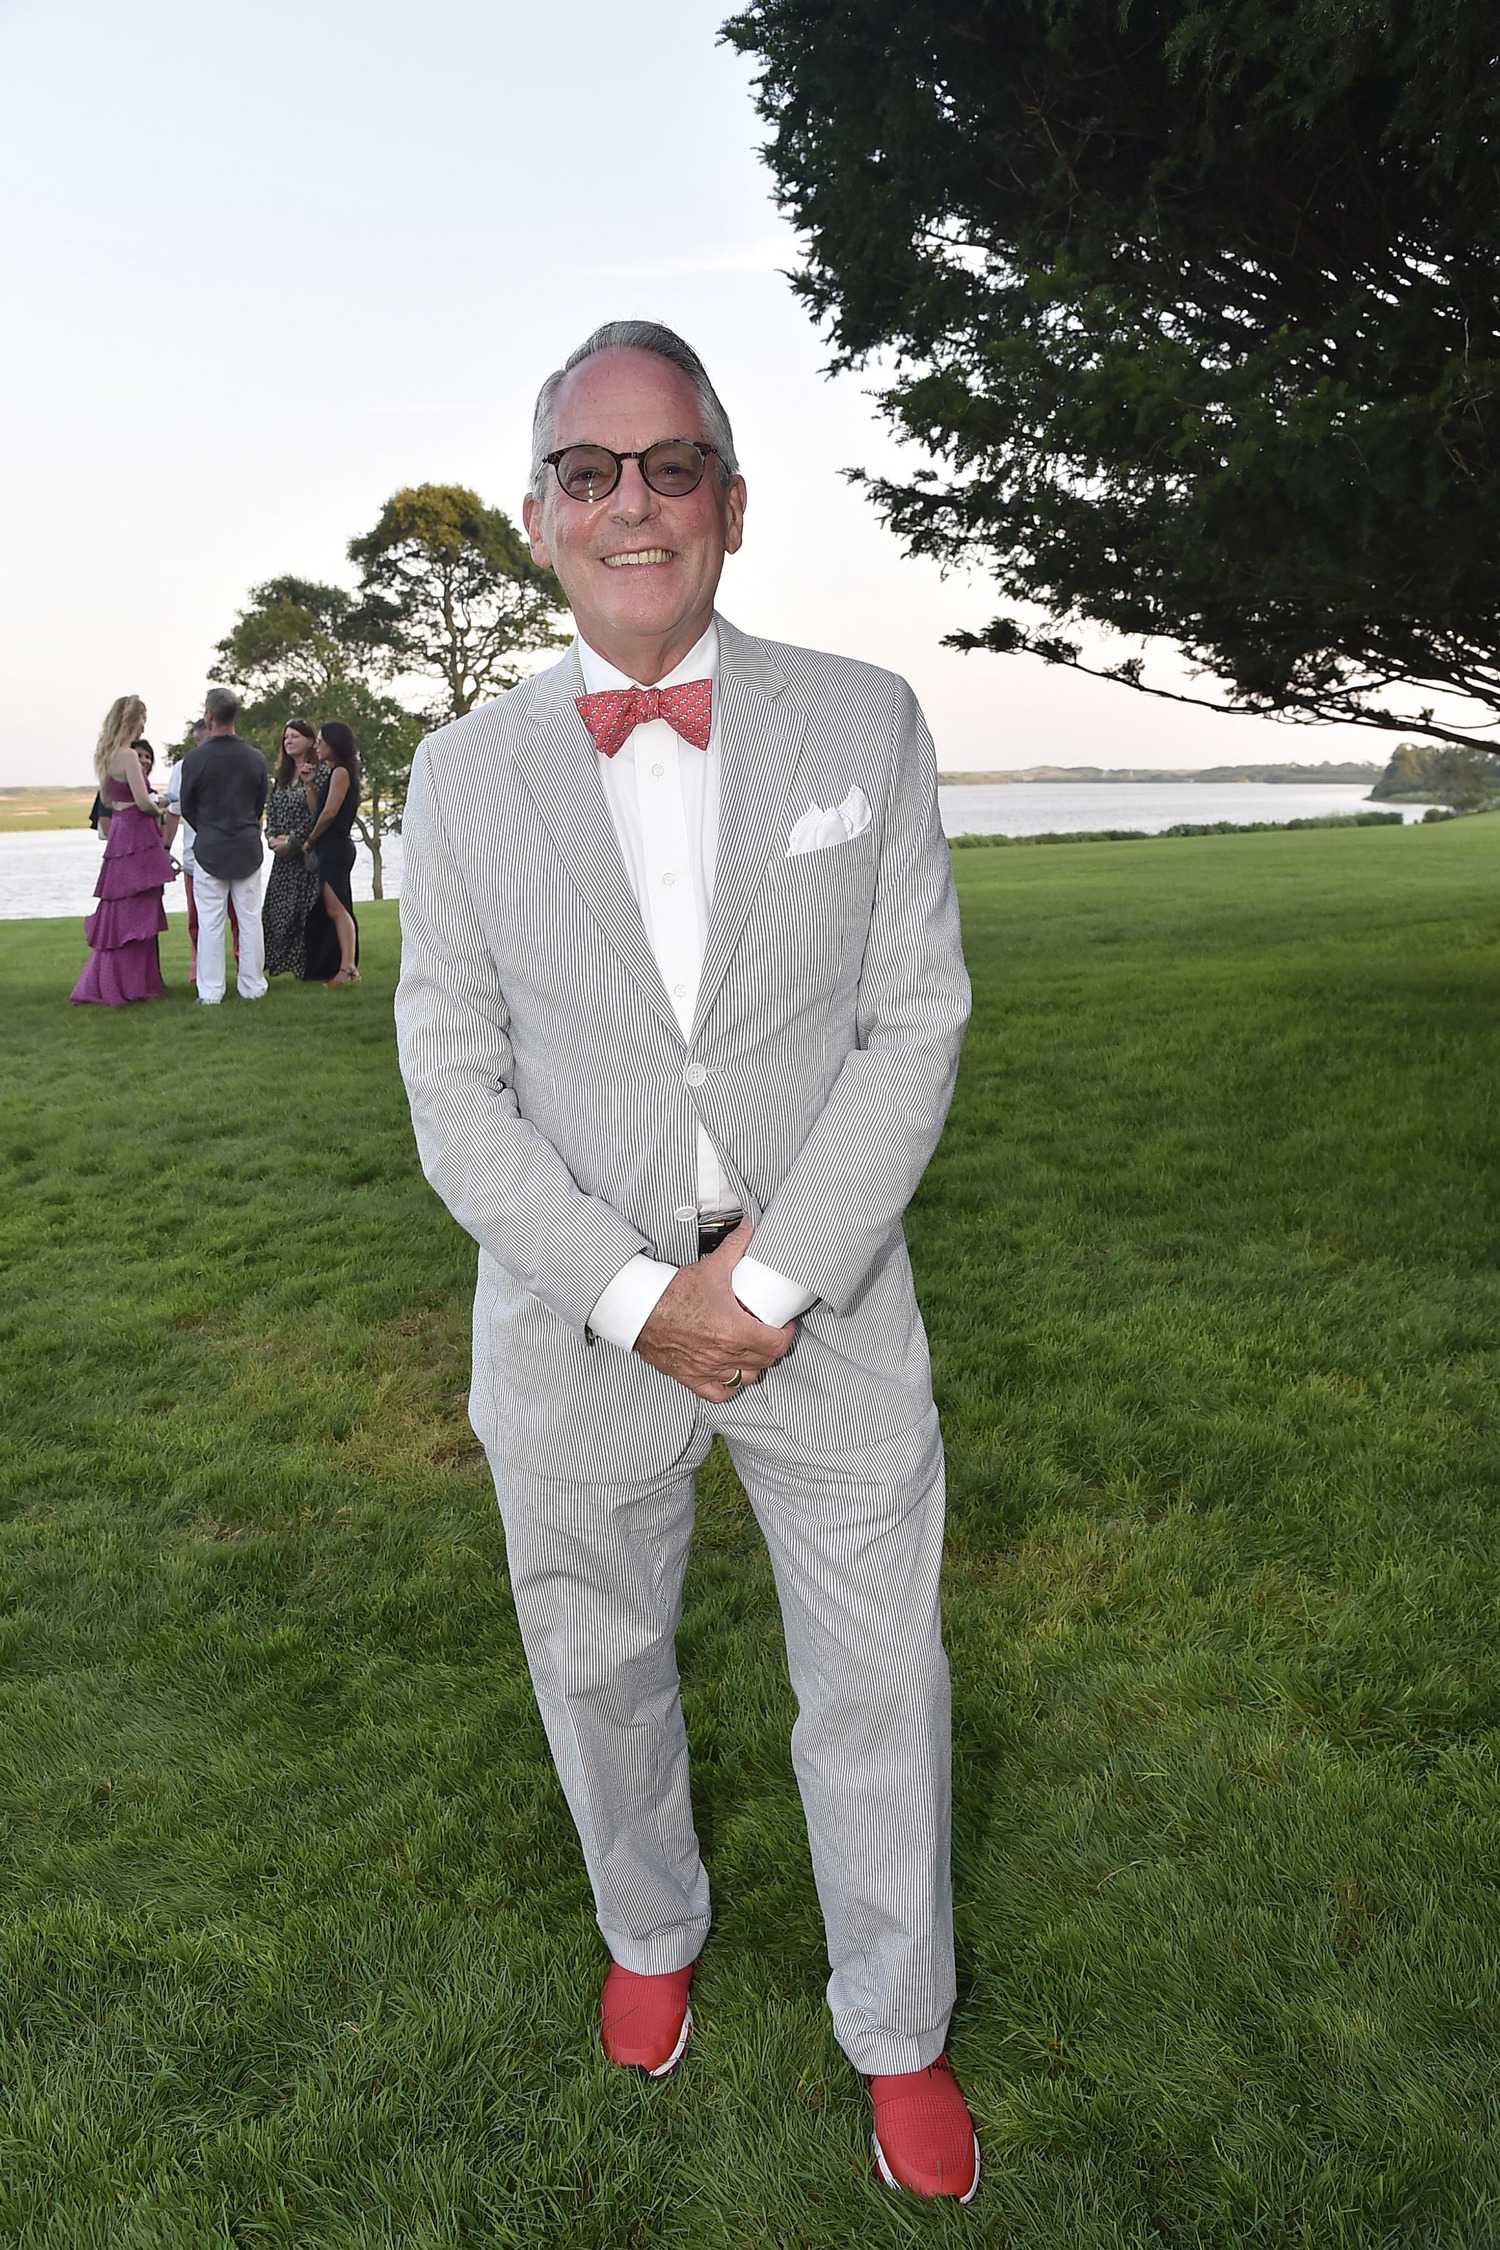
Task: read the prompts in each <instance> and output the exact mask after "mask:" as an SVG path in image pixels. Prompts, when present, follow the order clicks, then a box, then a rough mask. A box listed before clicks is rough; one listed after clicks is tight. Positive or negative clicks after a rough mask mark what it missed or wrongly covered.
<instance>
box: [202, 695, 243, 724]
mask: <svg viewBox="0 0 1500 2250" xmlns="http://www.w3.org/2000/svg"><path fill="white" fill-rule="evenodd" d="M239 710H240V699H239V697H238V696H237V695H236V694H235V692H234V689H233V688H229V687H211V688H210V689H209V691H208V693H207V695H205V697H204V698H203V716H204V717H205V719H207V720H208V722H209V724H210V725H211V726H216V727H225V726H233V724H234V722H235V720H236V719H237V718H238V717H239Z"/></svg>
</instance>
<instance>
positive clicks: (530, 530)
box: [521, 492, 552, 570]
mask: <svg viewBox="0 0 1500 2250" xmlns="http://www.w3.org/2000/svg"><path fill="white" fill-rule="evenodd" d="M521 521H522V523H523V524H524V525H525V527H526V536H527V538H528V539H529V540H530V542H531V559H532V561H533V562H534V563H540V564H541V566H542V568H543V570H550V569H551V568H552V555H551V551H550V550H549V548H548V546H547V542H546V540H545V539H544V538H543V536H542V504H541V502H540V500H538V498H537V496H536V494H535V493H534V492H528V493H527V495H526V497H525V499H524V500H523V501H522V502H521Z"/></svg>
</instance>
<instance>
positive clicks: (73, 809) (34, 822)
mask: <svg viewBox="0 0 1500 2250" xmlns="http://www.w3.org/2000/svg"><path fill="white" fill-rule="evenodd" d="M93 802H94V792H93V790H92V789H0V836H26V835H30V834H31V832H32V830H33V829H35V830H37V831H38V832H39V831H40V830H42V829H44V828H87V826H88V824H89V807H90V806H91V805H92V804H93Z"/></svg>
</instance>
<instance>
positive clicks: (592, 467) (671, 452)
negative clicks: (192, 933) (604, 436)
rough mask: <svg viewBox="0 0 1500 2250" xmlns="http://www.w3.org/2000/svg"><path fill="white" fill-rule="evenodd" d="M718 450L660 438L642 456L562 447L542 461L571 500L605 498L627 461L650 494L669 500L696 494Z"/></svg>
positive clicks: (594, 447) (588, 447) (604, 447)
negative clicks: (638, 466) (636, 469)
mask: <svg viewBox="0 0 1500 2250" xmlns="http://www.w3.org/2000/svg"><path fill="white" fill-rule="evenodd" d="M718 450H719V449H718V447H717V446H716V445H700V444H699V443H698V441H697V440H696V439H695V438H662V439H661V440H660V441H659V442H658V443H657V444H656V445H648V446H647V447H646V450H645V452H644V453H611V451H610V449H609V447H608V446H607V445H565V446H563V447H562V449H561V450H560V451H559V452H557V453H544V454H543V456H542V458H543V460H544V461H545V462H546V464H547V466H548V468H549V469H555V470H556V471H557V481H558V483H559V484H560V485H561V486H562V488H563V490H564V492H565V493H566V494H567V496H568V498H569V499H570V500H604V499H607V498H608V496H609V494H610V493H611V492H613V491H614V489H615V486H616V485H617V484H618V483H619V481H620V476H621V472H622V471H623V469H624V467H625V464H626V462H627V461H639V462H640V464H641V475H642V476H643V477H644V478H645V480H646V482H647V484H649V485H650V487H651V489H652V491H653V492H660V493H661V494H662V495H663V496H664V497H665V498H667V499H672V498H675V497H677V496H678V495H680V494H682V493H686V492H696V491H697V489H698V487H699V485H700V484H701V483H702V482H703V472H704V470H705V469H706V468H707V467H708V463H709V456H710V455H711V454H716V453H717V452H718Z"/></svg>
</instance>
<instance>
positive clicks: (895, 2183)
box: [870, 2133, 979, 2203]
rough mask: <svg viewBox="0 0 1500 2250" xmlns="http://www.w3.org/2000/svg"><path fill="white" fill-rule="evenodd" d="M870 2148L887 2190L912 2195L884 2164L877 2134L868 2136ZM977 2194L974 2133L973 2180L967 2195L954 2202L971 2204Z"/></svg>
mask: <svg viewBox="0 0 1500 2250" xmlns="http://www.w3.org/2000/svg"><path fill="white" fill-rule="evenodd" d="M870 2146H871V2148H872V2149H874V2151H875V2168H876V2170H877V2171H878V2172H879V2174H880V2177H881V2178H882V2179H883V2180H884V2182H885V2184H886V2186H887V2187H888V2188H894V2189H895V2190H896V2193H897V2194H898V2195H910V2194H912V2193H913V2190H912V2189H911V2188H908V2187H903V2186H902V2184H901V2182H900V2181H899V2180H898V2179H897V2177H896V2175H895V2173H894V2172H893V2171H892V2170H891V2168H890V2166H889V2164H887V2162H886V2160H885V2150H884V2149H883V2148H882V2147H881V2145H880V2136H879V2135H878V2134H877V2133H872V2134H871V2135H870ZM978 2193H979V2135H978V2134H977V2133H976V2134H975V2135H974V2178H973V2181H972V2184H971V2185H970V2188H969V2192H968V2194H967V2195H960V2196H957V2197H956V2198H955V2201H957V2202H959V2203H972V2202H973V2200H974V2198H975V2196H976V2195H977V2194H978ZM923 2200H924V2201H929V2202H933V2203H936V2202H939V2201H941V2198H940V2197H938V2196H931V2197H924V2199H923Z"/></svg>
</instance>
